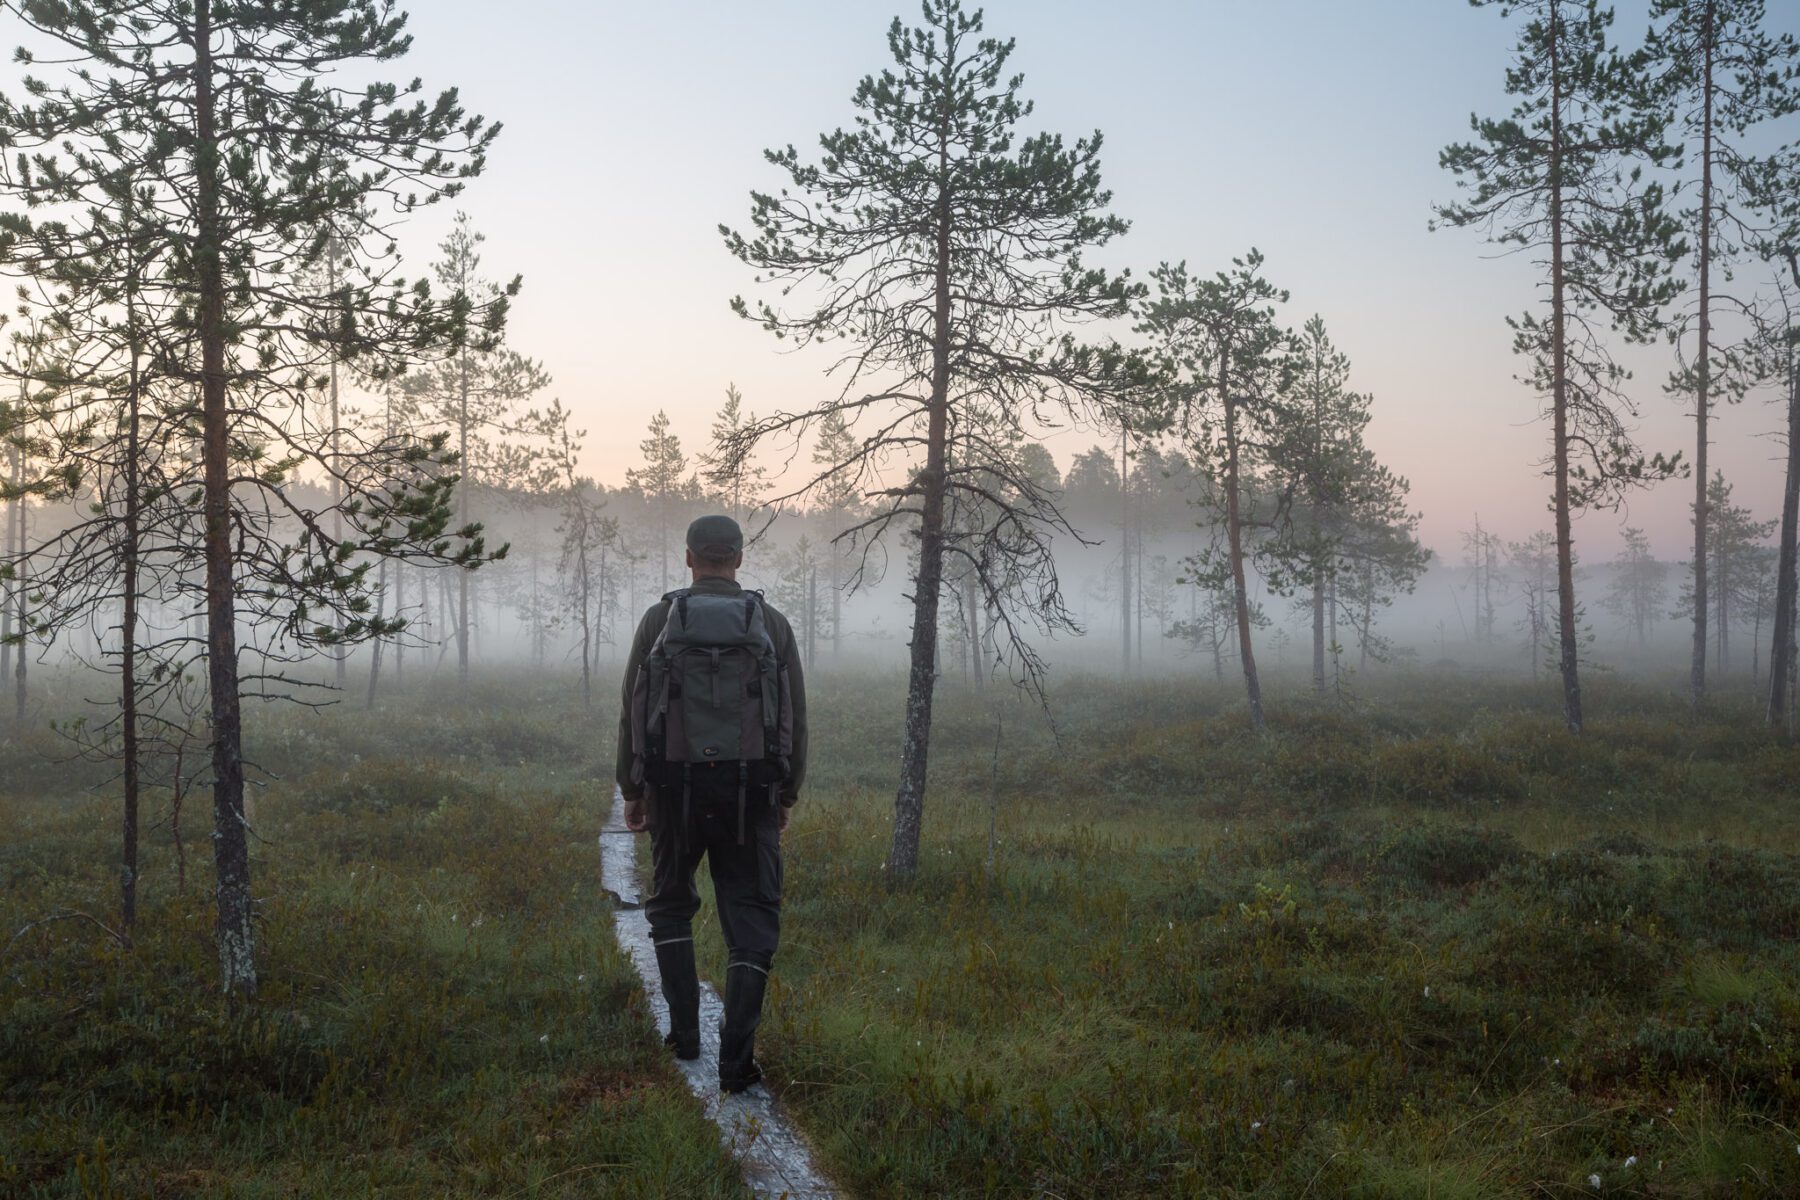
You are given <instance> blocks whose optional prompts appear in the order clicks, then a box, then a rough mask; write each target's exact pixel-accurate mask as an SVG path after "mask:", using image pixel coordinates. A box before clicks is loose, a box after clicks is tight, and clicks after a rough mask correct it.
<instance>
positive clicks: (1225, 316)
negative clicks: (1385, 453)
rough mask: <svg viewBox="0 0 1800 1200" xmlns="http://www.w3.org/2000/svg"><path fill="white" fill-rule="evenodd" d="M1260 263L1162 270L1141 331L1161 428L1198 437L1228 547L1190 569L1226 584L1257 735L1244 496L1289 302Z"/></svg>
mask: <svg viewBox="0 0 1800 1200" xmlns="http://www.w3.org/2000/svg"><path fill="white" fill-rule="evenodd" d="M1262 264H1263V256H1262V254H1261V253H1260V252H1258V251H1256V250H1254V249H1252V250H1251V251H1250V253H1249V254H1247V255H1246V256H1244V257H1243V258H1237V259H1233V260H1232V267H1231V270H1230V271H1220V272H1219V273H1218V274H1216V275H1214V276H1213V277H1212V278H1211V279H1196V278H1193V277H1191V276H1189V274H1188V270H1187V264H1186V263H1177V264H1175V265H1173V266H1171V265H1170V264H1168V263H1164V264H1163V265H1162V266H1160V267H1158V268H1157V269H1156V271H1155V273H1154V275H1153V279H1154V280H1155V282H1156V288H1157V296H1156V298H1155V299H1154V300H1152V301H1149V302H1148V303H1146V304H1145V305H1144V307H1143V309H1142V310H1141V313H1140V318H1141V319H1140V322H1139V327H1140V328H1141V329H1142V330H1144V331H1145V332H1147V333H1149V334H1150V335H1151V336H1152V337H1153V338H1154V339H1155V340H1156V343H1157V345H1158V347H1159V349H1160V352H1161V354H1162V356H1163V359H1164V361H1165V363H1166V364H1167V371H1168V373H1169V376H1170V378H1171V379H1172V380H1173V381H1174V382H1173V384H1172V386H1171V388H1170V390H1169V393H1168V399H1167V402H1166V403H1167V405H1168V408H1167V411H1168V413H1169V414H1170V415H1169V417H1168V419H1169V420H1171V421H1173V422H1174V423H1175V425H1176V426H1177V428H1179V429H1180V430H1181V431H1182V432H1184V433H1186V434H1188V435H1190V436H1193V437H1195V438H1197V441H1196V445H1195V450H1196V456H1197V457H1198V458H1200V459H1201V460H1202V461H1203V462H1205V464H1206V467H1207V471H1208V473H1209V474H1210V476H1211V477H1212V479H1213V480H1214V481H1215V483H1216V484H1217V490H1216V491H1214V492H1211V493H1209V496H1210V497H1212V498H1215V499H1216V501H1217V503H1219V504H1220V505H1221V506H1222V508H1223V513H1222V515H1223V518H1224V528H1225V540H1224V542H1223V543H1222V544H1221V543H1214V545H1213V546H1212V547H1211V548H1209V549H1208V550H1207V551H1205V552H1203V553H1202V555H1201V557H1200V559H1199V561H1197V562H1196V563H1195V567H1196V569H1197V570H1198V571H1199V572H1200V574H1201V575H1202V576H1203V577H1207V578H1209V579H1210V578H1217V579H1220V580H1222V579H1226V578H1228V579H1229V580H1230V586H1231V594H1232V598H1233V605H1234V607H1235V609H1236V614H1237V617H1236V619H1237V646H1238V661H1239V663H1240V665H1241V666H1242V667H1243V671H1244V690H1245V694H1246V697H1247V699H1248V701H1249V710H1250V724H1251V726H1252V727H1253V728H1254V729H1256V730H1257V731H1258V732H1261V731H1262V729H1263V728H1264V725H1265V720H1264V717H1263V705H1262V682H1261V679H1260V677H1259V675H1258V673H1257V669H1256V656H1255V653H1254V650H1253V648H1252V646H1251V642H1250V627H1251V624H1252V621H1251V614H1250V593H1249V588H1248V585H1247V584H1246V581H1245V579H1246V576H1245V563H1246V561H1247V559H1248V558H1249V555H1250V546H1249V535H1248V534H1247V532H1246V530H1247V528H1248V527H1249V526H1250V525H1252V524H1253V523H1255V522H1254V520H1253V518H1252V513H1251V511H1250V510H1251V508H1252V506H1251V504H1250V502H1249V497H1250V494H1251V492H1252V490H1253V488H1254V487H1255V485H1256V482H1257V475H1258V473H1259V472H1260V471H1261V470H1262V468H1263V467H1265V466H1266V465H1267V463H1268V461H1269V457H1270V453H1271V447H1272V446H1273V445H1274V443H1275V441H1276V439H1277V438H1278V437H1279V432H1278V431H1279V428H1280V425H1281V423H1282V419H1283V416H1282V412H1281V409H1280V405H1281V395H1282V393H1283V391H1284V390H1285V389H1286V387H1287V385H1288V378H1287V372H1288V371H1290V370H1291V368H1292V363H1291V361H1290V360H1289V359H1288V358H1287V357H1286V355H1285V354H1284V353H1283V351H1284V350H1285V348H1286V337H1285V335H1284V334H1283V332H1282V330H1281V329H1280V327H1279V326H1277V325H1276V323H1275V308H1274V306H1275V305H1276V304H1284V303H1286V302H1287V298H1288V294H1287V293H1286V292H1285V291H1282V290H1280V289H1278V288H1276V287H1275V286H1274V285H1273V284H1271V283H1270V282H1269V281H1268V280H1266V279H1264V278H1263V277H1262Z"/></svg>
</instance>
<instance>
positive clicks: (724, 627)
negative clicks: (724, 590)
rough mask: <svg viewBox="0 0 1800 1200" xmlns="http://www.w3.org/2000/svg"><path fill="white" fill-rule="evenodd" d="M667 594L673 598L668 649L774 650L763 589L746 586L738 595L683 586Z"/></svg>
mask: <svg viewBox="0 0 1800 1200" xmlns="http://www.w3.org/2000/svg"><path fill="white" fill-rule="evenodd" d="M663 598H664V599H665V600H667V601H668V602H669V621H668V624H667V625H665V626H664V628H663V635H662V644H663V650H664V652H665V653H668V654H677V653H679V652H681V651H682V650H686V649H689V648H691V647H696V646H705V647H707V648H709V649H715V650H719V649H727V648H736V647H742V648H744V649H747V650H753V651H757V652H769V653H773V651H774V648H775V643H774V639H772V638H771V637H770V636H769V626H768V622H767V621H766V620H764V618H763V607H762V593H760V592H753V591H749V590H747V589H746V590H745V591H741V592H739V593H737V594H736V595H720V594H719V593H717V592H697V591H691V590H688V589H682V590H681V591H675V592H670V593H669V594H668V595H667V596H665V597H663Z"/></svg>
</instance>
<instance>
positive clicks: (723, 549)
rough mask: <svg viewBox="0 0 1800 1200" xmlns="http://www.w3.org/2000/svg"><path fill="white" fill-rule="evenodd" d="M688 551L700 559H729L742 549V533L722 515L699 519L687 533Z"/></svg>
mask: <svg viewBox="0 0 1800 1200" xmlns="http://www.w3.org/2000/svg"><path fill="white" fill-rule="evenodd" d="M687 545H688V549H689V550H692V551H693V552H694V553H695V554H698V555H700V556H701V557H702V558H730V557H731V556H732V555H734V554H738V553H741V552H742V551H743V549H744V531H743V530H742V529H740V528H738V523H737V522H736V521H734V520H732V519H731V518H730V517H727V516H725V515H723V514H715V515H713V516H710V517H700V518H698V519H697V520H695V522H694V523H693V524H692V525H689V526H688V531H687Z"/></svg>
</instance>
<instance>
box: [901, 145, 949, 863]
mask: <svg viewBox="0 0 1800 1200" xmlns="http://www.w3.org/2000/svg"><path fill="white" fill-rule="evenodd" d="M938 146H939V150H938V172H939V185H938V186H939V194H938V203H937V229H936V230H935V234H936V237H935V241H936V256H935V257H936V262H935V265H934V273H935V276H936V278H935V280H934V285H935V286H934V292H935V295H934V297H933V306H932V322H931V400H930V407H929V409H928V411H927V418H926V429H925V469H924V470H923V471H921V472H920V474H919V487H920V490H921V491H922V492H923V495H922V496H921V497H920V499H921V504H920V514H919V577H918V579H917V581H916V582H915V584H914V587H913V631H912V662H911V666H910V668H909V670H908V673H907V681H906V732H905V740H904V742H903V743H902V746H901V751H900V787H899V790H898V791H897V792H896V793H895V796H894V841H893V846H892V847H891V849H890V850H889V852H888V867H889V868H890V869H891V870H892V871H893V872H894V873H895V874H896V875H899V876H903V877H906V876H911V875H913V874H915V873H916V872H917V871H918V869H919V834H920V830H921V828H922V825H923V822H924V816H925V771H926V766H927V760H928V758H929V756H930V750H931V702H932V697H933V691H934V688H935V685H936V683H937V650H938V597H939V593H940V592H941V591H942V590H943V583H944V493H945V490H946V485H947V483H948V479H947V476H946V467H947V465H948V460H949V446H948V442H949V428H950V189H949V161H950V159H949V131H948V130H947V129H940V131H939V141H938Z"/></svg>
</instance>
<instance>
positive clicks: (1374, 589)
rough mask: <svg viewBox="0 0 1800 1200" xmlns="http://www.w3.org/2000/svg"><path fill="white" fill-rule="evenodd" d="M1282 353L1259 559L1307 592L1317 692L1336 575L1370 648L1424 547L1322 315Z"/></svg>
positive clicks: (1270, 577)
mask: <svg viewBox="0 0 1800 1200" xmlns="http://www.w3.org/2000/svg"><path fill="white" fill-rule="evenodd" d="M1286 353H1287V356H1288V359H1289V362H1288V365H1287V368H1286V370H1285V372H1284V373H1283V378H1284V379H1285V381H1286V384H1287V390H1286V392H1285V393H1284V394H1283V396H1282V397H1281V403H1280V404H1279V405H1278V406H1276V407H1274V408H1272V409H1271V415H1272V417H1273V418H1274V420H1275V425H1274V430H1273V433H1274V436H1273V440H1272V441H1271V444H1270V446H1269V450H1268V459H1269V463H1270V470H1271V478H1272V481H1273V488H1274V491H1275V493H1276V497H1275V505H1274V507H1275V511H1274V512H1273V514H1272V515H1271V525H1272V528H1271V530H1270V533H1269V535H1268V536H1267V537H1265V538H1264V540H1263V542H1262V545H1261V547H1260V551H1259V555H1258V562H1259V564H1260V565H1262V566H1263V568H1264V571H1263V574H1264V578H1265V580H1266V581H1267V582H1268V584H1269V586H1270V588H1271V590H1273V591H1274V592H1276V593H1277V594H1279V595H1287V594H1289V593H1291V592H1293V591H1295V590H1297V589H1298V590H1306V591H1309V592H1310V593H1311V597H1310V604H1309V607H1310V609H1311V616H1312V633H1313V637H1312V666H1313V688H1314V691H1315V692H1317V693H1323V691H1324V689H1325V683H1326V678H1325V676H1326V659H1327V651H1328V649H1330V650H1331V651H1332V652H1333V657H1336V655H1337V651H1338V650H1339V649H1340V647H1339V645H1338V640H1337V637H1336V636H1335V630H1336V627H1337V623H1338V615H1339V614H1338V610H1339V607H1340V605H1341V604H1342V603H1343V601H1344V600H1345V599H1348V598H1349V592H1348V591H1347V590H1343V591H1342V594H1340V592H1341V589H1340V587H1339V584H1340V582H1341V581H1343V580H1346V579H1348V578H1349V577H1351V575H1352V574H1354V577H1355V578H1356V579H1357V580H1359V581H1360V583H1361V584H1362V586H1361V587H1359V588H1357V589H1356V590H1355V594H1356V598H1357V600H1358V601H1359V602H1360V603H1361V604H1362V607H1363V609H1364V611H1365V619H1364V620H1363V621H1361V622H1357V623H1355V624H1356V626H1357V628H1358V629H1360V630H1361V631H1362V632H1363V634H1364V639H1363V640H1364V646H1365V648H1366V647H1368V646H1369V645H1370V644H1371V643H1370V642H1369V640H1368V636H1367V635H1368V629H1367V624H1368V621H1367V619H1366V614H1367V613H1368V612H1371V611H1372V610H1373V609H1374V608H1375V607H1376V606H1378V605H1385V604H1386V603H1388V598H1389V597H1390V596H1391V594H1392V592H1393V591H1394V590H1402V591H1411V590H1412V587H1413V584H1414V582H1415V581H1416V580H1417V578H1418V576H1419V575H1420V574H1421V573H1422V572H1423V571H1424V568H1425V562H1426V558H1427V554H1426V552H1425V551H1424V549H1423V548H1422V547H1420V546H1419V544H1418V536H1417V529H1418V517H1417V515H1416V514H1414V513H1410V512H1408V511H1407V508H1406V496H1407V492H1408V490H1409V488H1408V484H1407V482H1406V480H1405V479H1403V478H1401V477H1400V476H1398V475H1395V474H1394V473H1393V472H1392V471H1390V470H1388V469H1387V468H1386V467H1384V466H1382V465H1381V463H1380V462H1379V461H1377V460H1376V458H1375V454H1374V451H1372V450H1371V449H1370V448H1369V446H1368V444H1367V442H1366V441H1365V440H1364V436H1363V435H1364V432H1365V431H1366V430H1367V428H1368V425H1369V419H1370V408H1371V405H1372V404H1373V398H1372V397H1370V396H1368V395H1366V394H1364V393H1360V392H1355V391H1352V390H1350V386H1349V379H1350V358H1349V356H1348V355H1347V354H1345V353H1343V352H1342V351H1341V350H1339V349H1338V348H1337V347H1336V346H1335V345H1334V344H1333V343H1332V340H1331V338H1330V336H1329V335H1328V334H1327V333H1326V331H1325V322H1324V320H1323V319H1322V318H1321V317H1319V316H1317V315H1314V316H1313V317H1312V318H1311V319H1310V320H1308V321H1307V323H1306V324H1305V326H1304V327H1302V329H1301V330H1300V332H1299V333H1298V334H1297V335H1295V336H1294V337H1293V338H1292V339H1291V340H1290V343H1289V346H1288V348H1287V351H1286ZM1490 582H1491V580H1490ZM1328 627H1329V628H1330V629H1331V630H1332V631H1333V634H1332V636H1331V637H1330V638H1329V639H1327V636H1326V633H1327V628H1328ZM1340 674H1341V673H1340Z"/></svg>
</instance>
